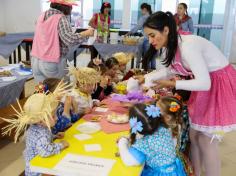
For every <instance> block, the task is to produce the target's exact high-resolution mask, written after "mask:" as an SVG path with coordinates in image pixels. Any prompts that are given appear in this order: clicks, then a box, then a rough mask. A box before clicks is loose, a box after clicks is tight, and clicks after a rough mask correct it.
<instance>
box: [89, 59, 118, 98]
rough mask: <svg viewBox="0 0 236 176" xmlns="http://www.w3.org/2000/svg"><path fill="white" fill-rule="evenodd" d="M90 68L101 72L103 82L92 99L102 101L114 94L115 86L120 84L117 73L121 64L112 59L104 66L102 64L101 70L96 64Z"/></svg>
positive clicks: (99, 84)
mask: <svg viewBox="0 0 236 176" xmlns="http://www.w3.org/2000/svg"><path fill="white" fill-rule="evenodd" d="M88 66H89V67H93V68H95V69H97V70H99V72H100V74H101V77H102V78H101V81H100V82H99V83H98V84H97V88H96V90H95V91H94V93H93V94H92V98H93V99H98V100H100V101H102V100H103V99H104V98H105V97H106V96H108V95H110V94H111V93H112V92H113V85H114V84H115V83H117V82H118V78H117V75H116V73H117V70H118V69H119V62H118V61H117V59H116V58H114V57H111V58H108V59H107V60H106V62H105V63H104V64H100V65H99V68H98V67H97V66H96V65H95V64H89V65H88Z"/></svg>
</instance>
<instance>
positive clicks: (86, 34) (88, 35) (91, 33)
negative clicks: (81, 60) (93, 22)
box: [79, 28, 94, 37]
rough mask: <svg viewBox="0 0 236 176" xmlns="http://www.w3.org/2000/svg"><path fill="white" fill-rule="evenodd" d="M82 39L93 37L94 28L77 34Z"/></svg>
mask: <svg viewBox="0 0 236 176" xmlns="http://www.w3.org/2000/svg"><path fill="white" fill-rule="evenodd" d="M79 34H80V35H81V36H82V37H91V36H93V35H94V28H89V29H87V30H86V31H83V32H80V33H79Z"/></svg>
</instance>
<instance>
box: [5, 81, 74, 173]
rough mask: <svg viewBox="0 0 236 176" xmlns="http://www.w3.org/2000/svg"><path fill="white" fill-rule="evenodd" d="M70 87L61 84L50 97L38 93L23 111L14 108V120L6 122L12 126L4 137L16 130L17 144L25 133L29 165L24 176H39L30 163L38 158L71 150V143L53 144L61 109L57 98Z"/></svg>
mask: <svg viewBox="0 0 236 176" xmlns="http://www.w3.org/2000/svg"><path fill="white" fill-rule="evenodd" d="M66 88H67V86H65V84H64V83H63V82H60V83H59V85H58V86H57V88H56V89H55V91H54V92H53V93H50V94H48V95H46V94H44V93H36V94H34V95H32V96H30V97H29V98H28V100H27V101H26V103H25V105H24V107H23V109H22V107H21V106H20V104H19V102H18V104H19V108H20V112H19V111H17V110H16V109H15V108H14V107H12V108H13V109H14V110H15V112H16V117H17V118H14V119H3V120H5V121H7V122H8V123H9V125H8V126H6V127H5V128H4V129H3V131H4V133H3V134H4V135H6V134H8V133H10V132H11V131H12V130H13V129H15V142H16V141H17V139H18V137H19V136H20V135H21V133H22V132H24V131H26V129H27V128H28V127H29V128H28V130H27V131H26V148H25V150H24V158H25V162H26V168H25V175H26V176H32V175H40V174H39V173H33V172H32V171H31V170H30V160H32V159H33V158H34V157H35V156H36V155H39V156H41V157H48V156H51V155H54V154H58V153H60V151H61V150H63V149H65V148H67V147H68V146H69V144H68V142H66V141H64V140H62V141H60V142H59V143H54V142H53V139H54V136H53V134H52V133H51V127H53V126H54V125H55V121H56V116H55V110H56V108H57V106H58V100H57V99H58V96H61V95H63V94H64V93H66V91H65V89H66ZM56 137H57V138H63V137H64V134H63V133H59V134H58V135H57V136H56Z"/></svg>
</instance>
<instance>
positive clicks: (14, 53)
mask: <svg viewBox="0 0 236 176" xmlns="http://www.w3.org/2000/svg"><path fill="white" fill-rule="evenodd" d="M13 56H14V64H16V50H15V51H14V52H13Z"/></svg>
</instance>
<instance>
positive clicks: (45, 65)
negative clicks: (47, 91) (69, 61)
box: [31, 57, 66, 83]
mask: <svg viewBox="0 0 236 176" xmlns="http://www.w3.org/2000/svg"><path fill="white" fill-rule="evenodd" d="M31 62H32V63H31V66H32V70H33V75H34V79H35V81H36V83H39V82H43V81H44V80H45V79H47V78H58V79H62V78H63V77H65V75H66V70H65V69H66V58H60V62H59V63H54V62H46V61H43V60H41V59H38V58H36V57H32V58H31Z"/></svg>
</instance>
